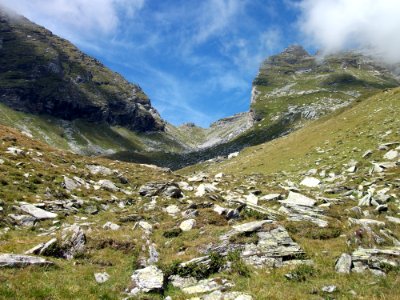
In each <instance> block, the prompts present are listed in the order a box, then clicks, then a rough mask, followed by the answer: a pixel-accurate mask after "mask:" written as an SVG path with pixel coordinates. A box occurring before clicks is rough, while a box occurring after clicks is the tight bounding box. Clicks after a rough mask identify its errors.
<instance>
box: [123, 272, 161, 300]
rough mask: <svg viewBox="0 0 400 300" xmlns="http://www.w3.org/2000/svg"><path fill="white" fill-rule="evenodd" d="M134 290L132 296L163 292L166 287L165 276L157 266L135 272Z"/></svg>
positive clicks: (132, 277) (133, 278) (131, 292)
mask: <svg viewBox="0 0 400 300" xmlns="http://www.w3.org/2000/svg"><path fill="white" fill-rule="evenodd" d="M131 279H132V283H133V285H134V288H133V289H132V290H131V291H130V294H132V295H135V294H137V293H140V292H145V293H147V292H150V291H157V290H161V289H162V288H163V285H164V274H163V272H162V271H161V270H160V269H158V268H157V267H156V266H149V267H147V268H144V269H139V270H136V271H135V272H133V275H132V276H131Z"/></svg>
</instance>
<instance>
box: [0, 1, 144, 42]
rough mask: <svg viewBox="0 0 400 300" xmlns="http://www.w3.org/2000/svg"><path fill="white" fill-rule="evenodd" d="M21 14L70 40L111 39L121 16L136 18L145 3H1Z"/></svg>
mask: <svg viewBox="0 0 400 300" xmlns="http://www.w3.org/2000/svg"><path fill="white" fill-rule="evenodd" d="M1 2H2V4H3V5H5V6H6V7H8V8H11V9H13V10H14V11H16V12H17V13H18V14H22V15H24V16H25V17H27V18H29V19H31V20H33V21H34V22H36V23H39V24H40V25H43V26H45V27H47V28H49V29H50V30H52V31H54V32H55V33H57V34H59V35H62V36H64V37H67V38H75V39H79V40H81V39H83V38H84V37H86V38H90V37H96V36H97V37H98V36H99V35H100V36H101V35H104V36H109V35H111V34H113V33H114V32H115V31H116V30H117V28H118V26H119V25H120V16H121V15H125V16H126V17H129V18H132V17H133V16H134V15H135V13H136V12H137V11H138V10H140V9H141V8H142V7H143V5H144V3H145V0H90V1H88V0H18V1H15V0H1Z"/></svg>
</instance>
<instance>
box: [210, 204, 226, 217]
mask: <svg viewBox="0 0 400 300" xmlns="http://www.w3.org/2000/svg"><path fill="white" fill-rule="evenodd" d="M213 211H215V212H216V213H217V214H219V215H223V214H224V213H226V212H227V211H228V209H227V208H225V207H222V206H219V205H217V204H215V205H214V208H213Z"/></svg>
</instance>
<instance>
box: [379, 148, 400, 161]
mask: <svg viewBox="0 0 400 300" xmlns="http://www.w3.org/2000/svg"><path fill="white" fill-rule="evenodd" d="M398 156H399V152H397V151H396V150H390V151H389V152H387V153H386V154H385V155H384V156H383V158H384V159H389V160H393V159H396V158H397V157H398Z"/></svg>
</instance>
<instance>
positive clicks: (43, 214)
mask: <svg viewBox="0 0 400 300" xmlns="http://www.w3.org/2000/svg"><path fill="white" fill-rule="evenodd" d="M20 209H21V210H22V211H23V212H25V213H27V214H30V215H31V216H33V217H34V218H36V219H37V220H47V219H55V218H57V217H58V216H57V214H55V213H52V212H48V211H46V210H44V209H41V208H39V207H36V206H34V205H32V204H23V205H21V206H20Z"/></svg>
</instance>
